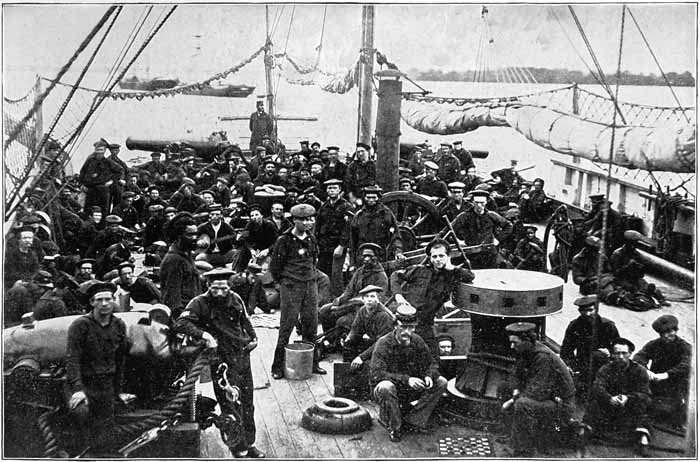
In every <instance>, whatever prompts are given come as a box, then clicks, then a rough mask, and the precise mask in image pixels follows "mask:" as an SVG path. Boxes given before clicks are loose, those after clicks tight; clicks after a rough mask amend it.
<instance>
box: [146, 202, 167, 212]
mask: <svg viewBox="0 0 700 462" xmlns="http://www.w3.org/2000/svg"><path fill="white" fill-rule="evenodd" d="M164 208H165V207H163V206H162V205H161V204H153V205H149V206H148V211H149V212H157V211H159V210H163V209H164Z"/></svg>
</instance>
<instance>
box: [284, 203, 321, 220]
mask: <svg viewBox="0 0 700 462" xmlns="http://www.w3.org/2000/svg"><path fill="white" fill-rule="evenodd" d="M290 213H291V214H292V216H293V217H294V218H307V217H310V216H313V215H315V214H316V209H315V208H314V207H313V206H312V205H309V204H297V205H295V206H294V207H292V208H291V210H290Z"/></svg>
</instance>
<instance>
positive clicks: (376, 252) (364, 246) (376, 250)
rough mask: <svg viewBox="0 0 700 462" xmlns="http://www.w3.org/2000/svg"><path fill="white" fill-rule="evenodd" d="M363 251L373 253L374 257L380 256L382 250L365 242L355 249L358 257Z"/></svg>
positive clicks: (373, 244)
mask: <svg viewBox="0 0 700 462" xmlns="http://www.w3.org/2000/svg"><path fill="white" fill-rule="evenodd" d="M365 250H371V251H373V252H374V255H375V256H378V255H381V253H382V248H381V247H379V246H378V245H377V244H375V243H373V242H365V243H364V244H362V245H361V246H360V247H359V248H358V249H357V251H358V252H359V254H360V255H362V254H363V252H364V251H365Z"/></svg>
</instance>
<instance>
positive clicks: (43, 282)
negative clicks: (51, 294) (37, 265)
mask: <svg viewBox="0 0 700 462" xmlns="http://www.w3.org/2000/svg"><path fill="white" fill-rule="evenodd" d="M34 282H35V283H36V284H37V285H40V286H50V287H53V276H52V275H51V273H49V272H48V271H44V270H39V271H38V272H37V273H36V275H34Z"/></svg>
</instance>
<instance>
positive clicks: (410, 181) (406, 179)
mask: <svg viewBox="0 0 700 462" xmlns="http://www.w3.org/2000/svg"><path fill="white" fill-rule="evenodd" d="M405 183H408V184H411V185H412V184H415V183H416V180H414V179H413V178H410V177H403V178H401V179H399V184H405Z"/></svg>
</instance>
